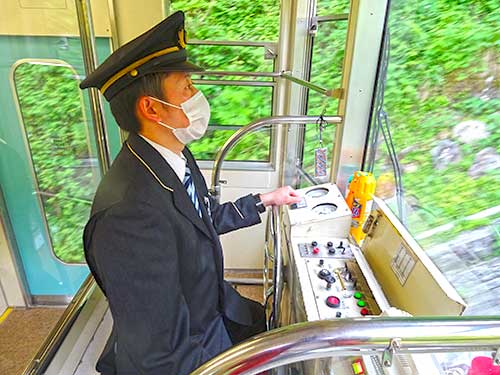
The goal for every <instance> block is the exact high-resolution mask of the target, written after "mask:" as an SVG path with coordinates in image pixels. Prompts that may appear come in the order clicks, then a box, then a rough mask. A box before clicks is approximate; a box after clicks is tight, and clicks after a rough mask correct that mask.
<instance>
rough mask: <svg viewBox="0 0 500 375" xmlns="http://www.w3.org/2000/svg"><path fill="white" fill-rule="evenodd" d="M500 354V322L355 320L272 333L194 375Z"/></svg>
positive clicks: (250, 373) (484, 319)
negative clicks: (353, 359) (391, 351)
mask: <svg viewBox="0 0 500 375" xmlns="http://www.w3.org/2000/svg"><path fill="white" fill-rule="evenodd" d="M394 339H397V340H398V341H399V340H400V343H401V346H400V347H399V349H398V351H399V352H400V353H404V354H406V353H437V352H450V351H487V350H493V351H497V349H498V348H499V346H500V317H498V316H496V317H494V316H491V317H476V316H474V317H433V318H381V317H377V318H357V319H338V320H322V321H314V322H306V323H299V324H293V325H290V326H286V327H282V328H278V329H275V330H273V331H269V332H266V333H263V334H260V335H258V336H254V337H253V338H251V339H250V340H247V341H245V342H244V343H242V344H240V345H238V346H235V347H233V348H231V349H229V350H227V351H225V352H224V353H222V354H220V355H218V356H217V357H215V358H213V359H212V360H210V361H209V362H206V363H205V364H204V365H202V366H201V367H200V368H198V369H197V370H195V371H193V372H192V373H191V375H209V374H210V375H213V374H220V375H223V374H226V375H229V374H239V375H253V374H258V373H261V372H263V371H266V370H269V369H272V368H277V367H279V366H283V365H287V364H290V363H296V362H300V361H305V360H310V359H317V358H328V357H332V356H340V355H363V354H367V353H369V354H374V353H375V352H383V351H385V350H386V349H387V348H388V346H389V344H390V343H391V341H393V340H394Z"/></svg>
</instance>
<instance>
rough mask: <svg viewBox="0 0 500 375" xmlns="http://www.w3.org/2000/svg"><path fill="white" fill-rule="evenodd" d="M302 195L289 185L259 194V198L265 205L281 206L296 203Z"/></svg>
mask: <svg viewBox="0 0 500 375" xmlns="http://www.w3.org/2000/svg"><path fill="white" fill-rule="evenodd" d="M301 199H302V197H301V196H300V195H298V194H297V192H296V191H295V190H293V189H292V188H291V187H290V186H283V187H280V188H279V189H276V190H274V191H271V192H270V193H264V194H260V200H261V201H262V203H263V204H264V206H265V207H267V206H282V205H284V204H292V203H298V202H300V200H301Z"/></svg>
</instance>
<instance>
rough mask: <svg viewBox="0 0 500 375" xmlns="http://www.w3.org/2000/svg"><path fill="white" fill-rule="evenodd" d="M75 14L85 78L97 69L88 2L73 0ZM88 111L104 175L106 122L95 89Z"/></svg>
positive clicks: (106, 144)
mask: <svg viewBox="0 0 500 375" xmlns="http://www.w3.org/2000/svg"><path fill="white" fill-rule="evenodd" d="M75 4H76V14H77V17H78V27H79V28H80V38H81V41H82V52H83V61H84V66H85V73H86V74H87V76H88V75H89V74H90V73H92V72H93V71H94V70H95V69H96V67H97V54H96V47H95V36H94V27H93V23H92V14H91V8H90V0H75ZM89 99H90V106H91V108H90V110H91V114H92V122H93V124H94V131H95V135H96V140H97V150H98V157H99V164H100V167H101V172H102V173H103V174H104V173H106V172H107V171H108V169H109V166H110V157H109V147H108V138H107V135H106V121H105V119H104V111H103V105H102V99H101V97H100V96H99V92H98V91H97V89H96V88H90V89H89Z"/></svg>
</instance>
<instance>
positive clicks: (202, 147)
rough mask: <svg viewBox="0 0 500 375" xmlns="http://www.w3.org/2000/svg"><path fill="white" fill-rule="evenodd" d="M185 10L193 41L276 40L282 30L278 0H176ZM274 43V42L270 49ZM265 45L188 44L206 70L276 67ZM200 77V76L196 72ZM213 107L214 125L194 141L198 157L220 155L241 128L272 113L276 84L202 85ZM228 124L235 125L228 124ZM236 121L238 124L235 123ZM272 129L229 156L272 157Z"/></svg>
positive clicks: (174, 7) (173, 8)
mask: <svg viewBox="0 0 500 375" xmlns="http://www.w3.org/2000/svg"><path fill="white" fill-rule="evenodd" d="M176 10H183V11H184V12H185V13H186V29H187V31H188V43H189V40H192V39H195V40H210V41H214V40H215V41H237V42H243V43H244V42H277V40H278V32H279V1H275V0H264V1H252V0H238V1H236V0H231V1H212V2H206V1H201V0H196V1H185V0H173V1H171V3H170V11H172V12H173V11H176ZM272 48H273V46H271V49H272ZM266 49H267V48H266V47H264V46H252V45H250V46H222V45H196V44H190V45H189V46H188V51H189V52H188V53H189V56H190V59H191V60H193V62H195V63H197V64H199V65H201V66H203V67H204V68H206V69H207V70H216V71H244V72H272V71H273V70H274V58H273V56H272V54H271V55H269V54H268V56H265V53H266ZM194 78H200V75H194ZM201 78H202V79H217V78H220V79H224V80H247V81H248V80H250V81H267V82H269V81H270V79H269V78H253V77H237V76H231V77H229V76H226V77H213V76H203V75H201ZM197 85H198V87H199V88H200V89H201V90H202V91H203V92H204V93H205V94H206V96H207V98H208V100H209V102H210V105H211V110H212V117H211V120H210V125H211V126H210V128H209V131H208V132H207V134H206V135H205V136H204V137H203V138H202V139H201V140H199V141H197V142H194V143H193V144H192V145H190V149H191V150H192V151H193V153H194V155H195V157H196V158H198V159H200V160H213V158H214V156H215V154H216V153H217V151H218V150H219V148H220V147H221V146H222V145H223V144H224V142H225V141H226V140H227V138H229V137H230V136H231V135H232V134H233V133H234V131H235V129H237V127H240V126H244V125H248V124H249V123H251V122H253V121H255V120H257V119H259V118H262V117H267V116H271V115H272V94H273V90H272V88H271V87H250V86H222V85H210V86H207V85H201V84H200V83H199V82H198V84H197ZM224 126H230V127H228V128H227V130H226V129H224ZM234 126H237V127H236V128H235V127H234ZM270 135H271V132H270V131H269V130H265V131H262V132H259V133H255V134H250V135H248V136H247V137H246V138H245V139H242V140H241V141H240V142H239V144H238V145H236V146H235V148H234V149H233V150H232V151H231V153H230V154H229V155H228V160H240V161H269V160H270V144H271V137H270Z"/></svg>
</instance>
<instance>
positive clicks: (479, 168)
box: [467, 147, 500, 178]
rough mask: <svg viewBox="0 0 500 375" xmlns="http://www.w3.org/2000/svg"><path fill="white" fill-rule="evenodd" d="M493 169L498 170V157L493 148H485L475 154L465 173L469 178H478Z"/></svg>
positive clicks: (499, 165)
mask: <svg viewBox="0 0 500 375" xmlns="http://www.w3.org/2000/svg"><path fill="white" fill-rule="evenodd" d="M495 169H500V155H498V153H497V150H495V149H494V148H493V147H486V148H485V149H483V150H481V151H479V152H478V153H477V154H476V158H475V159H474V163H472V165H471V167H470V168H469V170H468V172H467V173H468V175H469V176H470V177H471V178H478V177H481V176H482V175H484V174H485V173H486V172H488V171H492V170H495Z"/></svg>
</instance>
